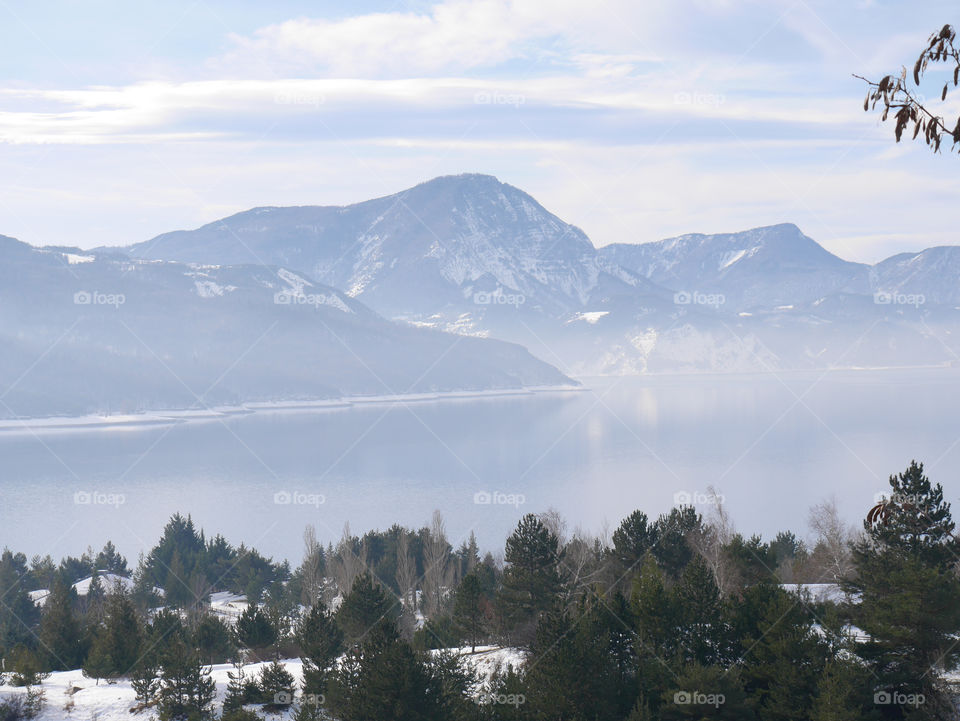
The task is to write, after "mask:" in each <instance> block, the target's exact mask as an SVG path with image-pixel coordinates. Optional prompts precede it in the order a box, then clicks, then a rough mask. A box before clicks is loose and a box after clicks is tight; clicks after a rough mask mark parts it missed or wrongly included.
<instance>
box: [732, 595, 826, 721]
mask: <svg viewBox="0 0 960 721" xmlns="http://www.w3.org/2000/svg"><path fill="white" fill-rule="evenodd" d="M751 595H753V596H760V597H761V600H760V603H759V604H757V605H754V604H752V603H751V602H750V601H749V599H744V600H743V601H741V604H740V605H741V606H742V607H745V608H746V609H748V610H749V613H751V614H752V615H756V617H757V623H756V630H755V631H754V632H753V633H752V634H750V635H749V636H748V637H747V638H745V639H743V642H742V645H743V649H744V653H745V657H744V659H743V660H742V662H741V663H742V664H743V678H744V683H745V687H746V689H747V692H748V693H749V694H750V695H751V697H752V698H753V699H754V701H755V703H756V711H757V714H758V715H759V716H760V717H761V718H763V719H764V720H765V721H766V720H767V719H769V720H770V721H807V720H808V719H809V718H810V713H811V710H812V705H813V699H814V696H815V694H816V690H817V685H818V683H819V681H820V679H821V677H822V675H823V673H824V666H825V662H826V659H827V658H828V657H829V653H830V651H829V648H828V646H827V643H826V642H825V641H824V640H823V639H822V638H821V636H820V635H819V634H818V633H817V630H816V629H815V628H814V620H815V619H814V618H813V617H812V616H810V615H809V614H808V613H807V611H806V609H805V607H804V606H803V605H802V604H798V603H797V600H796V598H793V597H791V595H790V594H789V593H788V592H786V591H784V590H782V589H780V588H779V587H777V586H772V585H771V587H770V589H769V591H767V590H766V589H763V588H761V587H754V588H750V589H747V591H746V592H745V596H751Z"/></svg>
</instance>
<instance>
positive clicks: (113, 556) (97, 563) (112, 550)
mask: <svg viewBox="0 0 960 721" xmlns="http://www.w3.org/2000/svg"><path fill="white" fill-rule="evenodd" d="M93 567H94V569H95V570H97V571H102V572H104V573H114V574H116V575H118V576H129V575H130V570H129V569H128V568H127V559H126V558H124V557H123V556H121V555H120V554H119V553H118V552H117V548H116V546H114V545H113V543H112V542H111V541H107V543H106V545H105V546H104V547H103V550H102V551H100V553H98V554H97V558H96V560H94V562H93Z"/></svg>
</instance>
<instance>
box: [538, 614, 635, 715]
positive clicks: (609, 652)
mask: <svg viewBox="0 0 960 721" xmlns="http://www.w3.org/2000/svg"><path fill="white" fill-rule="evenodd" d="M608 604H609V605H608ZM611 606H612V608H611ZM631 625H632V621H631V619H630V611H629V608H628V607H627V605H626V602H625V601H624V599H623V598H622V597H613V598H611V599H608V600H600V599H597V598H595V597H594V598H593V599H591V600H589V601H588V600H587V599H586V598H584V599H581V601H580V602H579V604H578V608H577V609H576V611H575V612H572V613H571V612H567V611H559V610H557V611H552V612H549V613H545V614H543V615H542V616H541V617H540V622H539V624H538V625H537V634H536V638H535V640H534V642H533V644H532V645H531V647H530V658H529V660H528V664H527V665H528V667H529V671H528V673H527V676H526V688H527V695H528V698H527V704H528V706H529V708H528V709H527V713H529V714H531V715H532V717H534V718H543V719H569V720H570V721H621V719H623V718H624V717H625V716H626V715H627V713H628V712H629V711H630V708H631V707H632V706H633V705H634V703H635V701H636V692H635V669H636V658H635V656H634V653H633V648H632V646H633V638H632V633H631V629H630V627H631Z"/></svg>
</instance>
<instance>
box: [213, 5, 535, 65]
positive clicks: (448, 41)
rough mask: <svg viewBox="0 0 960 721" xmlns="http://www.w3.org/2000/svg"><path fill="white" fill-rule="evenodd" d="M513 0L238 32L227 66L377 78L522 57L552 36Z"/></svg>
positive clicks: (290, 23)
mask: <svg viewBox="0 0 960 721" xmlns="http://www.w3.org/2000/svg"><path fill="white" fill-rule="evenodd" d="M514 5H515V3H513V2H510V1H509V0H447V1H446V2H442V3H440V4H438V5H435V6H434V7H433V8H432V9H431V10H430V12H428V13H415V12H389V13H371V14H367V15H357V16H354V17H349V18H346V19H343V20H336V21H330V20H323V19H308V18H304V19H297V20H288V21H286V22H283V23H279V24H276V25H270V26H268V27H265V28H261V29H260V30H258V31H256V32H255V33H254V34H253V35H252V36H251V37H242V36H237V35H234V36H233V40H234V42H235V43H236V45H237V48H236V50H235V51H234V52H233V53H232V54H231V55H230V57H229V63H240V64H241V65H243V66H244V67H248V66H249V65H250V63H251V61H252V62H253V63H255V64H258V65H260V66H261V67H262V66H263V64H267V65H269V66H271V67H273V68H276V69H278V70H280V71H286V72H311V71H322V72H325V73H326V74H328V75H329V76H340V77H371V76H380V75H390V76H397V75H402V74H420V73H434V72H438V71H449V70H450V69H459V70H463V69H469V68H476V67H485V66H492V65H497V64H499V63H502V62H504V61H507V60H510V59H512V58H515V57H519V56H520V55H522V53H523V48H522V45H521V44H522V42H524V41H527V40H530V39H533V38H536V37H544V36H547V35H549V34H550V32H551V30H550V28H548V27H544V26H539V27H538V26H537V25H535V24H530V23H527V22H524V18H523V14H519V15H518V14H517V13H516V12H515V10H514Z"/></svg>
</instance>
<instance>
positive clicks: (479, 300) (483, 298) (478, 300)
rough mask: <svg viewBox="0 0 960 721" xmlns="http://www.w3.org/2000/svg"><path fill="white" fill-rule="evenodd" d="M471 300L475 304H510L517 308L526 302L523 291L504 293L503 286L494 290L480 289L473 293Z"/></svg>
mask: <svg viewBox="0 0 960 721" xmlns="http://www.w3.org/2000/svg"><path fill="white" fill-rule="evenodd" d="M473 302H474V303H475V304H477V305H512V306H513V307H514V308H519V307H520V306H521V305H523V304H524V303H526V302H527V297H526V296H525V295H524V294H523V293H505V292H504V291H503V288H497V289H496V290H490V291H487V290H481V291H477V292H476V293H474V294H473Z"/></svg>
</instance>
